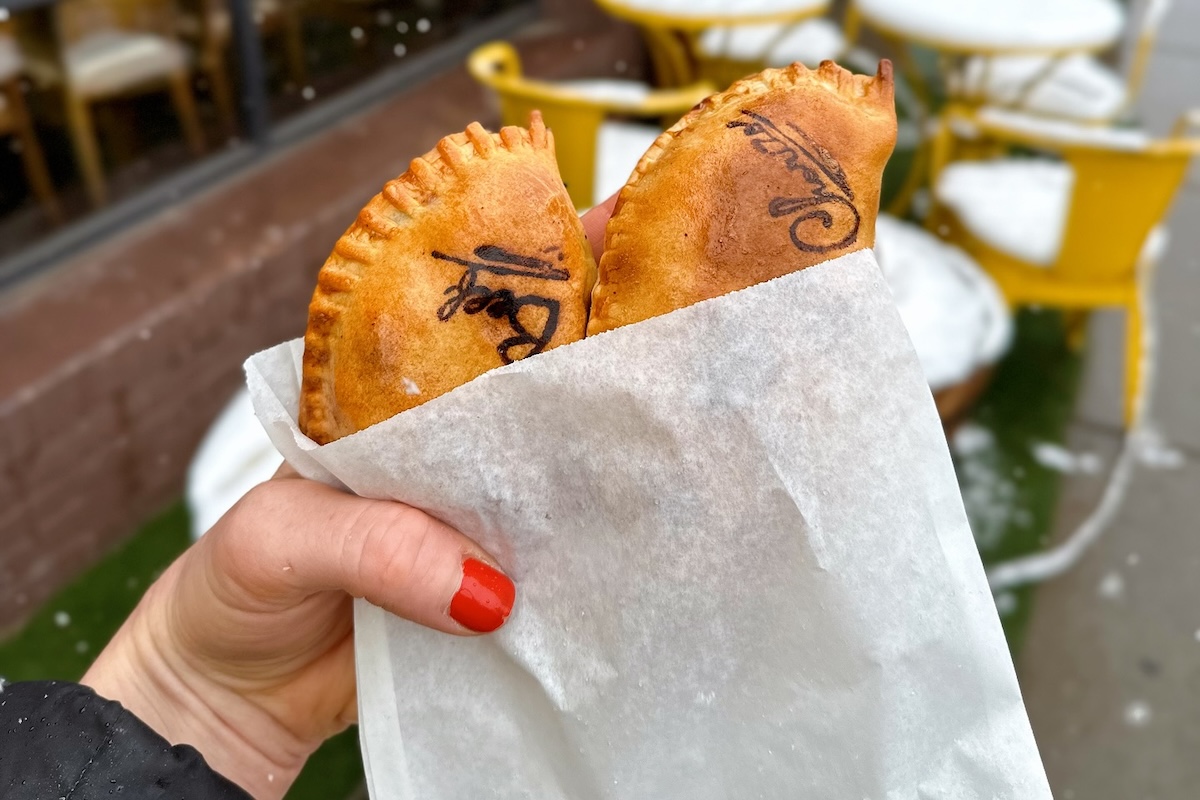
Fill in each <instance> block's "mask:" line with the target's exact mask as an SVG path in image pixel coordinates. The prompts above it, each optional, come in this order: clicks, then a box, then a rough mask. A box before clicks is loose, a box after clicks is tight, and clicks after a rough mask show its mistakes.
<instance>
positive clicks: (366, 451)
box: [247, 251, 1050, 800]
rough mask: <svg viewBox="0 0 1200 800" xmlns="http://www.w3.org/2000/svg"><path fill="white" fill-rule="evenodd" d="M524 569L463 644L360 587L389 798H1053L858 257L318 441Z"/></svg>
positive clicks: (326, 456) (284, 430)
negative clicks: (483, 630)
mask: <svg viewBox="0 0 1200 800" xmlns="http://www.w3.org/2000/svg"><path fill="white" fill-rule="evenodd" d="M301 352H302V344H301V343H300V342H299V341H295V342H291V343H287V344H283V345H280V346H278V347H276V348H274V349H272V350H268V351H266V352H264V353H260V354H259V355H257V356H254V357H253V358H251V359H250V361H248V362H247V374H248V382H249V388H250V391H251V394H252V396H253V399H254V404H255V409H256V413H257V414H258V416H259V419H260V420H261V421H262V422H263V423H264V425H265V427H266V429H267V431H268V433H269V435H270V436H271V438H272V440H273V441H274V443H275V445H276V446H277V447H278V448H279V450H280V452H282V453H283V455H284V456H285V457H286V458H287V460H288V461H289V462H291V464H292V465H293V466H295V467H296V468H297V469H298V470H299V471H300V472H301V473H303V474H305V475H308V476H310V477H313V478H316V479H319V480H324V481H326V482H329V483H332V484H335V485H341V486H344V487H346V488H348V489H350V490H352V491H354V492H356V493H358V494H360V495H364V496H367V497H376V498H393V499H395V500H401V501H404V502H406V503H410V504H412V505H415V506H419V507H420V508H423V509H425V510H426V511H428V512H430V513H431V514H433V515H434V516H437V517H439V518H441V519H443V520H445V521H446V522H448V523H449V524H451V525H453V526H455V527H457V528H459V529H460V530H462V531H463V532H465V533H466V534H467V535H469V536H471V537H472V538H474V539H475V540H476V541H478V542H479V543H480V544H481V545H483V546H484V547H485V548H487V550H488V551H489V552H491V553H492V554H494V555H495V556H496V558H497V559H498V560H499V562H500V563H501V564H502V565H503V567H504V569H505V570H506V571H507V573H508V574H509V575H510V576H511V577H512V578H513V579H514V581H515V582H516V585H517V603H516V606H515V608H514V610H513V612H512V615H511V617H510V618H509V620H508V623H507V624H506V625H505V626H504V627H503V628H501V629H500V630H499V631H498V632H496V633H495V634H492V635H488V636H482V637H477V638H457V637H453V636H449V635H446V634H442V633H436V632H433V631H429V630H426V629H423V628H421V627H419V626H417V625H414V624H412V623H409V622H406V621H405V620H402V619H399V618H396V617H393V616H391V615H389V614H387V613H386V612H384V611H382V610H380V609H378V608H375V607H373V606H370V605H369V604H366V603H365V602H363V601H358V605H357V608H356V652H357V659H358V661H357V669H358V691H359V713H360V723H359V724H360V734H361V740H362V745H363V751H364V761H365V763H366V768H367V775H368V785H369V788H370V792H371V796H372V797H373V798H375V800H409V798H413V799H416V798H420V800H463V798H481V797H487V798H537V799H538V800H552V799H553V798H572V799H573V800H581V799H587V800H592V799H599V798H604V799H609V798H611V799H612V800H617V798H621V799H622V800H635V799H637V800H642V799H644V798H654V799H655V800H671V799H672V798H680V799H682V798H688V800H706V799H708V798H712V800H717V799H718V798H720V799H722V800H725V799H727V798H737V799H740V798H770V799H772V800H774V799H775V798H846V800H851V799H852V800H862V799H863V798H872V799H876V798H878V799H880V800H882V798H1013V799H1014V800H1036V799H1037V798H1049V797H1050V793H1049V789H1048V787H1047V784H1046V779H1045V773H1044V771H1043V768H1042V766H1041V762H1040V760H1039V757H1038V753H1037V749H1036V746H1035V744H1034V741H1033V736H1032V733H1031V731H1030V727H1029V722H1028V718H1027V716H1026V713H1025V708H1024V705H1023V703H1022V700H1021V695H1020V691H1019V689H1018V686H1017V681H1016V676H1015V673H1014V671H1013V666H1012V661H1011V659H1010V657H1009V653H1008V649H1007V647H1006V646H1005V641H1004V637H1003V633H1002V631H1001V628H1000V624H999V620H998V618H997V615H996V611H995V607H994V605H993V602H992V598H991V595H990V593H989V591H988V587H987V582H986V580H985V578H984V573H983V569H982V567H981V565H980V561H979V556H978V554H977V551H976V549H975V544H974V542H973V540H972V538H971V533H970V530H969V528H968V524H967V520H966V517H965V515H964V513H963V506H962V501H961V497H960V494H959V490H958V485H957V483H956V481H955V476H954V472H953V469H952V466H951V463H950V458H949V453H948V451H947V447H946V442H945V438H944V436H943V433H942V429H941V425H940V423H939V420H938V417H937V412H936V410H935V409H934V405H933V401H932V399H931V397H930V393H929V390H928V388H927V385H926V383H925V380H924V377H923V376H922V374H921V370H920V367H919V365H918V362H917V359H916V355H915V353H914V352H913V350H912V347H911V345H910V343H909V340H908V337H907V335H906V333H905V329H904V326H903V324H902V322H901V320H900V317H899V316H898V314H897V312H896V310H895V308H894V305H893V303H892V300H891V297H890V295H889V293H888V289H887V287H886V284H885V283H884V281H883V279H882V276H881V274H880V272H879V268H878V266H877V264H876V263H875V260H874V257H873V255H872V254H871V253H870V252H869V251H863V252H858V253H854V254H851V255H848V256H845V257H842V258H839V259H836V260H833V261H829V262H826V263H824V264H821V265H818V266H816V267H812V268H810V269H807V270H804V271H802V272H798V273H793V274H791V275H789V276H786V277H783V278H780V279H778V280H775V281H772V282H770V283H766V284H761V285H758V286H755V287H752V288H750V289H746V290H744V291H741V292H737V293H734V294H731V295H728V296H726V297H722V298H718V299H716V300H710V301H707V302H704V303H700V304H698V305H695V306H692V307H690V308H686V309H682V310H679V311H676V312H674V313H671V314H668V315H665V316H662V317H658V318H655V319H651V320H648V321H646V322H642V323H639V324H637V325H633V326H629V327H626V328H622V329H619V330H616V331H613V332H610V333H607V334H602V335H600V336H596V337H591V338H588V339H586V340H584V341H582V342H579V343H576V344H573V345H569V346H566V347H560V348H557V349H555V350H552V351H550V352H547V353H543V354H541V355H538V356H536V357H534V358H531V359H528V360H525V361H520V362H517V363H515V364H512V365H509V366H506V367H504V368H501V369H497V370H495V371H493V372H491V373H488V374H486V375H484V376H482V377H481V378H478V379H477V380H475V381H473V382H471V383H469V384H467V385H465V386H462V387H460V388H459V389H457V390H455V391H453V392H451V393H450V394H447V395H444V396H442V397H440V398H437V399H435V400H433V401H431V402H429V403H426V404H425V405H422V406H419V407H417V408H415V409H412V410H410V411H407V412H405V413H402V414H399V415H397V416H395V417H393V418H392V419H390V420H388V421H386V422H383V423H380V424H378V425H375V426H374V427H372V428H370V429H368V430H366V431H363V432H360V433H358V434H355V435H353V436H349V437H346V438H344V439H341V440H339V441H336V442H333V443H331V444H328V445H325V446H323V447H318V446H317V445H315V444H314V443H313V442H311V441H310V440H309V439H307V438H306V437H305V436H304V435H303V434H301V433H300V431H299V429H298V428H297V426H296V413H297V407H298V406H297V403H298V392H299V371H300V366H299V365H300V357H301Z"/></svg>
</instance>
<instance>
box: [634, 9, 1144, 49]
mask: <svg viewBox="0 0 1200 800" xmlns="http://www.w3.org/2000/svg"><path fill="white" fill-rule="evenodd" d="M644 1H647V2H648V0H644ZM854 3H855V5H856V6H857V8H858V10H859V12H860V13H861V15H862V17H863V19H864V20H865V21H866V22H868V23H869V24H872V25H877V26H878V27H880V28H882V29H883V30H885V31H886V32H890V33H894V34H896V35H899V36H901V37H904V38H906V39H910V40H912V41H913V42H916V43H918V44H925V45H929V46H933V47H936V48H938V49H940V50H946V51H958V52H992V53H1001V52H1014V53H1015V52H1022V51H1025V52H1030V51H1058V52H1065V51H1070V50H1099V49H1102V48H1104V47H1108V46H1109V45H1111V44H1113V43H1114V42H1116V40H1117V38H1118V37H1120V35H1121V31H1122V29H1123V27H1124V25H1125V12H1124V9H1123V8H1122V6H1121V5H1120V3H1118V2H1117V0H854ZM738 5H740V4H738Z"/></svg>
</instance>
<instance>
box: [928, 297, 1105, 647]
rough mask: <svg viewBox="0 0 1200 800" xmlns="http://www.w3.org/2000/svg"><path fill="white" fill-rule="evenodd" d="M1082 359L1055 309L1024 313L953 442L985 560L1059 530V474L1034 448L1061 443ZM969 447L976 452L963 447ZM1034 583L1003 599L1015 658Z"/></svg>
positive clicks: (1023, 549) (1030, 546)
mask: <svg viewBox="0 0 1200 800" xmlns="http://www.w3.org/2000/svg"><path fill="white" fill-rule="evenodd" d="M1081 371H1082V359H1081V358H1080V355H1079V354H1078V353H1075V352H1072V351H1071V349H1070V348H1069V347H1068V346H1067V339H1066V334H1065V332H1064V328H1063V323H1062V318H1061V316H1060V315H1059V314H1058V313H1057V312H1050V311H1022V312H1021V313H1019V314H1018V315H1017V318H1016V334H1015V336H1014V340H1013V344H1012V348H1011V349H1010V350H1009V352H1008V354H1007V355H1006V356H1005V358H1004V359H1003V361H1001V363H1000V364H999V366H998V369H997V370H996V373H995V377H994V378H993V380H992V382H991V384H990V385H989V387H988V390H987V391H986V393H985V394H984V396H983V397H982V398H981V400H980V402H979V403H978V405H977V406H976V408H975V410H974V412H973V413H972V415H971V418H970V420H969V421H968V422H967V423H966V425H965V430H962V429H960V431H959V433H958V434H957V435H956V436H955V439H954V442H955V443H965V442H967V441H968V440H969V439H975V440H976V442H977V445H980V446H977V447H976V448H969V447H958V448H954V447H952V448H951V449H952V452H955V456H954V461H955V469H956V470H957V472H958V478H959V486H960V487H961V488H962V492H963V502H964V504H965V505H966V509H967V516H968V517H969V518H970V519H971V528H972V530H973V531H974V534H975V540H976V543H977V544H978V546H979V552H980V555H981V557H982V558H983V561H984V563H985V564H992V563H996V562H998V561H1003V560H1005V559H1008V558H1013V557H1015V556H1020V555H1025V554H1028V553H1032V552H1035V551H1037V550H1039V549H1041V548H1042V547H1043V546H1044V545H1045V544H1046V541H1047V539H1048V537H1049V534H1050V532H1051V531H1052V530H1053V524H1054V510H1055V507H1056V505H1057V502H1058V492H1059V483H1060V479H1061V477H1062V476H1061V475H1060V474H1059V473H1058V472H1056V471H1054V470H1052V469H1048V468H1046V467H1044V466H1042V465H1041V464H1039V463H1038V462H1037V460H1036V459H1034V457H1033V452H1032V449H1031V448H1032V447H1033V445H1034V444H1036V443H1039V442H1052V443H1062V441H1063V438H1064V435H1065V432H1066V427H1067V423H1068V422H1069V420H1070V418H1071V411H1072V409H1073V408H1074V405H1075V398H1076V394H1077V392H1078V388H1079V382H1080V376H1081ZM965 451H970V452H965ZM1032 592H1033V590H1032V587H1025V588H1022V589H1019V590H1017V591H1015V592H1012V593H1006V594H1004V595H1001V596H1000V597H998V598H997V601H998V602H997V606H998V607H999V608H1000V610H1001V620H1002V621H1003V623H1004V631H1005V634H1006V635H1007V636H1008V643H1009V648H1010V649H1011V650H1012V652H1013V654H1014V655H1015V654H1016V653H1017V652H1018V651H1019V649H1020V646H1021V643H1022V641H1023V639H1024V633H1025V627H1026V624H1027V622H1028V621H1029V614H1030V611H1031V606H1032Z"/></svg>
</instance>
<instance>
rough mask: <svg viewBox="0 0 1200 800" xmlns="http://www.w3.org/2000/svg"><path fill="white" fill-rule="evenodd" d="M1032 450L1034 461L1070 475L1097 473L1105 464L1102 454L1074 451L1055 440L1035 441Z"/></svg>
mask: <svg viewBox="0 0 1200 800" xmlns="http://www.w3.org/2000/svg"><path fill="white" fill-rule="evenodd" d="M1030 450H1031V451H1032V452H1033V459H1034V461H1037V462H1038V463H1039V464H1041V465H1042V466H1043V467H1045V468H1046V469H1051V470H1054V471H1055V472H1063V473H1066V474H1068V475H1074V474H1076V473H1082V474H1084V475H1096V474H1097V473H1099V472H1100V468H1101V466H1102V465H1103V462H1101V460H1100V456H1098V455H1096V454H1095V453H1087V452H1084V453H1072V452H1071V451H1070V450H1067V449H1066V448H1065V447H1062V446H1060V445H1057V444H1055V443H1053V442H1034V443H1033V445H1032V447H1030Z"/></svg>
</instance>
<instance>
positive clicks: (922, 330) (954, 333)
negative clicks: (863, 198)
mask: <svg viewBox="0 0 1200 800" xmlns="http://www.w3.org/2000/svg"><path fill="white" fill-rule="evenodd" d="M875 257H876V259H877V260H878V261H879V266H880V268H881V269H882V270H883V274H884V277H885V278H886V279H887V283H888V287H889V288H890V289H891V292H892V297H893V298H894V299H895V301H896V307H897V309H898V310H899V311H900V318H901V319H902V320H903V321H904V326H905V327H906V328H907V329H908V335H909V338H910V339H912V343H913V348H914V349H915V350H916V351H917V358H918V360H919V361H920V362H921V368H922V369H923V370H924V372H925V379H926V380H927V381H929V387H930V389H932V390H933V391H938V390H940V389H945V388H947V387H949V386H953V385H955V384H957V383H959V382H961V381H963V380H965V379H967V378H968V377H970V376H971V374H972V373H974V372H975V371H976V370H977V369H979V368H980V367H982V366H985V365H987V364H991V363H994V362H995V361H996V360H997V359H998V358H1000V356H1001V355H1002V354H1003V353H1004V351H1005V350H1007V349H1008V345H1009V342H1010V340H1011V338H1012V319H1011V316H1010V315H1009V311H1008V307H1007V305H1006V304H1005V302H1004V298H1003V297H1002V296H1001V295H1000V290H999V289H998V288H997V287H996V284H995V283H994V282H993V281H992V279H991V278H990V277H988V275H987V274H986V273H985V272H984V271H983V270H982V269H981V268H980V267H979V265H978V264H976V263H975V261H974V260H972V259H971V257H970V256H968V255H967V254H966V253H964V252H963V251H962V250H960V249H959V248H957V247H954V246H952V245H949V244H947V243H945V242H943V241H941V240H940V239H938V238H937V237H935V236H933V235H932V234H930V233H928V232H926V231H925V230H923V229H921V228H919V227H917V226H916V225H913V224H911V223H908V222H902V221H901V220H898V219H896V218H895V217H892V216H889V215H887V214H881V215H880V217H879V220H878V223H877V225H876V228H875Z"/></svg>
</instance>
